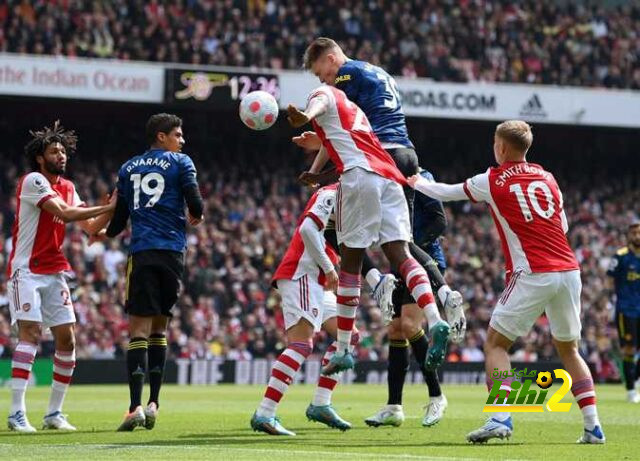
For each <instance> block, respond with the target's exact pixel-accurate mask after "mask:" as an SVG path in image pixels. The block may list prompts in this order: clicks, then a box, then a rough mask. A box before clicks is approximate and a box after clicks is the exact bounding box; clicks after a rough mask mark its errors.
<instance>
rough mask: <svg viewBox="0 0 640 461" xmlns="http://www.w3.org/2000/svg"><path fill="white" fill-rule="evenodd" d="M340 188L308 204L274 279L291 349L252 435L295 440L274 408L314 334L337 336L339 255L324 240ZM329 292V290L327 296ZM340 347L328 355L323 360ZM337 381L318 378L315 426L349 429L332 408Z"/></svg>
mask: <svg viewBox="0 0 640 461" xmlns="http://www.w3.org/2000/svg"><path fill="white" fill-rule="evenodd" d="M336 189H337V184H332V185H329V186H325V187H323V188H320V189H318V190H317V191H316V192H315V193H314V194H313V195H312V196H311V198H310V199H309V201H308V202H307V205H306V206H305V209H304V211H303V213H302V215H301V216H300V218H299V219H298V226H297V227H296V230H295V232H294V234H293V237H292V239H291V243H290V244H289V247H288V248H287V251H286V253H285V254H284V257H283V258H282V261H281V262H280V265H279V266H278V268H277V269H276V272H275V273H274V275H273V283H274V284H275V285H276V287H277V289H278V292H279V293H280V296H281V298H282V313H283V315H284V321H285V328H286V333H287V348H286V349H285V350H284V351H283V352H282V353H281V354H280V356H279V357H278V358H277V359H276V361H275V362H274V364H273V368H272V370H271V378H270V379H269V383H268V385H267V389H266V391H265V393H264V397H263V399H262V401H261V402H260V405H259V406H258V409H257V410H256V412H255V413H254V415H253V417H252V418H251V427H252V428H253V430H254V431H260V432H265V433H267V434H270V435H289V436H293V435H295V433H294V432H292V431H289V430H287V429H285V428H284V427H283V426H282V424H280V420H279V419H278V418H277V417H276V409H277V407H278V404H279V403H280V400H281V399H282V397H283V395H284V393H285V392H286V391H287V389H288V388H289V385H290V384H291V383H292V382H293V380H294V379H295V376H296V374H297V372H298V370H299V369H300V367H301V366H302V364H303V363H304V361H305V360H306V359H307V357H308V356H309V354H311V352H312V351H313V335H314V334H315V332H317V331H319V330H320V328H321V327H322V328H323V329H325V330H327V331H328V332H329V334H331V335H332V336H334V337H335V335H336V331H335V330H336V320H335V316H336V309H335V305H336V304H335V296H333V292H332V291H333V290H336V289H337V286H338V274H337V273H336V270H335V265H336V264H337V262H338V256H337V254H336V252H335V250H334V249H333V248H331V246H329V245H328V244H327V243H326V241H325V240H324V238H323V234H322V232H323V230H324V228H325V227H326V226H327V224H328V222H329V218H330V216H331V214H332V212H333V207H334V203H335V200H336ZM325 290H326V291H325ZM357 336H358V335H357V331H356V332H354V335H353V336H352V345H355V344H357V341H358V337H357ZM335 349H336V346H335V345H332V346H331V347H329V349H328V350H327V354H326V356H325V360H326V359H328V358H329V357H330V356H331V355H332V354H333V353H334V352H335ZM336 383H337V379H336V378H333V377H330V376H326V375H324V376H320V379H319V382H318V388H317V391H316V395H315V396H314V401H313V402H312V404H311V405H309V407H308V408H307V412H306V415H307V417H308V418H309V419H310V420H312V421H317V422H321V423H324V424H326V425H328V426H330V427H336V428H338V429H341V430H343V431H344V430H347V429H350V428H351V425H350V424H349V423H348V422H346V421H344V420H343V419H342V418H340V416H338V414H337V413H336V412H335V410H334V409H333V407H332V406H331V393H332V391H333V388H334V387H335V385H336Z"/></svg>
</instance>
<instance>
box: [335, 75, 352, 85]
mask: <svg viewBox="0 0 640 461" xmlns="http://www.w3.org/2000/svg"><path fill="white" fill-rule="evenodd" d="M349 80H351V74H344V75H340V76H339V77H336V84H338V83H341V82H348V81H349Z"/></svg>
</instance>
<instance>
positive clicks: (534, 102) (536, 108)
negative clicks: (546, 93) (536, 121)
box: [520, 93, 547, 118]
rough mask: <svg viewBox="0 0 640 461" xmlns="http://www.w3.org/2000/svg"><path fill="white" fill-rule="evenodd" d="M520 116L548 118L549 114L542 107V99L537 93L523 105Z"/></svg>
mask: <svg viewBox="0 0 640 461" xmlns="http://www.w3.org/2000/svg"><path fill="white" fill-rule="evenodd" d="M520 115H522V116H525V117H536V118H547V113H546V112H545V110H544V108H543V107H542V103H541V102H540V97H539V96H538V95H537V94H535V93H534V94H533V96H531V97H530V98H529V100H528V101H527V102H525V103H524V104H523V106H522V108H521V109H520Z"/></svg>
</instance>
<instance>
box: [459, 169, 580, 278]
mask: <svg viewBox="0 0 640 461" xmlns="http://www.w3.org/2000/svg"><path fill="white" fill-rule="evenodd" d="M464 191H465V193H466V194H467V196H468V197H469V199H471V200H472V201H474V202H480V201H482V202H487V203H488V204H489V209H490V210H491V215H492V216H493V220H494V221H495V223H496V228H497V229H498V233H499V234H500V240H501V241H502V250H503V252H504V256H505V262H506V266H507V267H506V270H507V280H509V278H510V276H511V274H513V271H514V270H525V271H528V272H534V273H536V272H560V271H568V270H575V269H579V267H580V266H579V265H578V261H577V260H576V257H575V255H574V254H573V251H572V250H571V247H570V246H569V242H568V240H567V236H566V234H565V232H566V230H567V227H568V224H567V218H566V215H565V213H564V210H563V208H562V206H563V204H562V192H560V188H559V187H558V183H557V182H556V180H555V178H554V177H553V175H552V174H551V173H549V172H547V171H545V170H544V169H543V168H542V167H541V166H540V165H536V164H534V163H527V162H505V163H503V164H502V165H501V166H499V167H491V168H489V169H488V170H487V171H486V172H485V173H482V174H479V175H477V176H474V177H472V178H470V179H468V180H467V181H466V182H465V183H464Z"/></svg>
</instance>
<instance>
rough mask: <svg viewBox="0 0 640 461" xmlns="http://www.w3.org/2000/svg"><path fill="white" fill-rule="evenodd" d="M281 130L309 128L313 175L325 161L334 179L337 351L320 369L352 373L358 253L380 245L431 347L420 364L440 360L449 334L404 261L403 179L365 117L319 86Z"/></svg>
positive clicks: (411, 262) (420, 275)
mask: <svg viewBox="0 0 640 461" xmlns="http://www.w3.org/2000/svg"><path fill="white" fill-rule="evenodd" d="M287 111H288V115H289V117H288V120H289V123H290V124H291V125H292V126H294V127H301V126H303V125H305V124H307V123H309V122H311V123H312V125H313V128H314V130H315V133H316V134H317V136H318V139H319V145H318V146H316V147H317V148H319V152H318V154H317V155H318V157H319V158H320V161H319V163H320V164H321V165H320V168H322V167H323V166H324V165H325V164H326V163H327V162H328V161H329V159H331V161H332V162H333V163H334V164H335V165H336V168H337V172H338V173H339V174H340V175H341V176H340V181H339V185H338V192H337V200H336V231H337V236H338V242H339V244H340V255H341V257H342V261H341V267H340V276H339V283H338V292H337V295H338V300H337V302H338V309H337V310H338V338H337V339H338V350H337V352H336V354H335V355H334V356H333V357H332V358H331V360H330V362H329V364H328V365H327V366H326V367H325V368H324V372H325V373H338V372H340V371H343V370H346V369H350V368H353V366H354V364H355V360H354V358H353V356H352V354H351V353H350V352H349V344H350V340H351V330H352V328H353V324H354V321H355V316H356V308H357V307H358V305H359V304H360V287H361V278H360V277H361V276H360V273H361V269H362V260H363V257H364V252H365V250H366V249H367V248H369V247H370V246H372V245H374V244H377V245H381V247H382V250H383V251H384V253H385V255H386V257H387V259H388V260H389V262H390V263H391V266H392V268H393V269H394V270H397V271H398V272H399V273H400V274H401V275H402V278H403V279H404V280H405V282H406V283H407V286H408V287H410V289H411V294H412V296H413V298H414V299H415V300H416V302H417V303H418V305H419V306H420V308H421V309H423V311H424V314H425V315H426V318H427V321H428V323H429V328H430V331H431V334H432V338H433V342H434V344H433V347H432V348H431V349H430V350H429V355H428V356H427V360H426V363H427V364H429V366H430V367H437V366H439V365H440V364H441V363H442V362H443V361H444V357H445V351H446V345H447V341H448V337H449V331H450V327H449V325H448V324H447V323H446V322H444V321H443V320H442V319H441V318H440V313H439V312H438V308H437V307H436V304H435V299H434V296H433V293H432V291H431V285H430V283H429V277H428V276H427V273H426V272H425V270H424V268H423V267H422V266H421V265H420V264H419V263H418V262H417V261H416V260H415V259H414V258H413V257H412V256H411V255H410V254H409V249H408V245H407V242H409V241H410V240H411V224H410V218H409V209H408V207H407V202H406V200H405V197H404V193H403V191H402V186H403V185H405V184H406V179H405V177H404V176H403V175H402V173H401V172H400V170H398V168H397V167H396V165H395V163H394V161H393V159H392V158H391V156H390V155H389V153H387V152H386V151H385V150H384V149H383V147H382V146H381V145H380V141H379V140H378V138H377V137H376V136H375V135H374V134H373V132H372V131H371V126H370V124H369V121H368V120H367V117H366V115H365V114H364V112H362V110H361V109H360V108H359V107H358V106H357V105H355V104H354V103H353V102H351V101H349V99H347V97H346V95H345V94H344V92H342V91H340V90H338V89H337V88H333V87H329V86H321V87H319V88H317V89H316V90H314V91H313V92H311V95H310V96H309V99H308V103H307V107H306V109H305V110H304V111H300V110H298V109H296V108H295V107H294V106H292V105H289V107H288V109H287Z"/></svg>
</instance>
